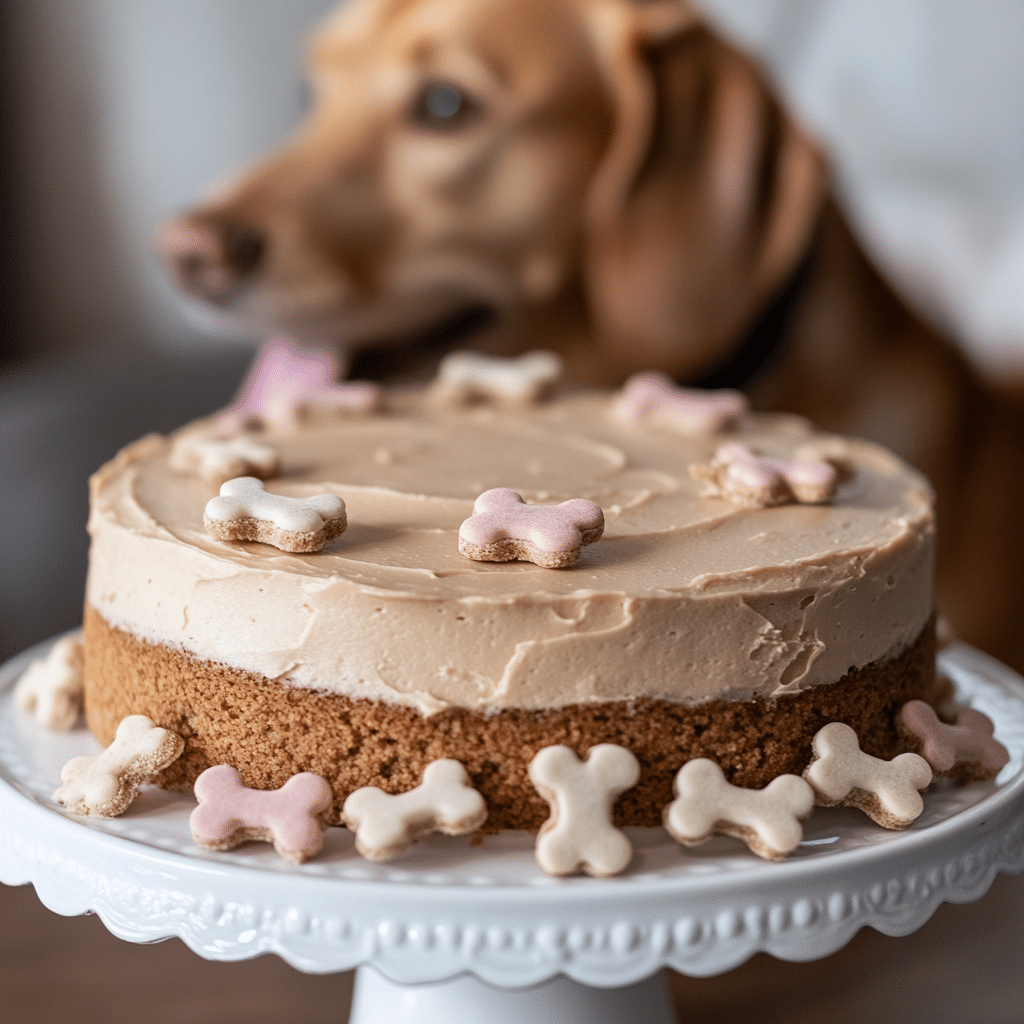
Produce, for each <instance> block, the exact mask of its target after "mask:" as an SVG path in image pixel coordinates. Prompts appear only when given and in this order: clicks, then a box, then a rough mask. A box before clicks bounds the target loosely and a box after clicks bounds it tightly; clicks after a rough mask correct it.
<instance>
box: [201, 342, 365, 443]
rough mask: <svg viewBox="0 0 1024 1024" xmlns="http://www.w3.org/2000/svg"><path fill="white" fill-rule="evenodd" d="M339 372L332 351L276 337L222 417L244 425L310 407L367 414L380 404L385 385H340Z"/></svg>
mask: <svg viewBox="0 0 1024 1024" xmlns="http://www.w3.org/2000/svg"><path fill="white" fill-rule="evenodd" d="M337 372H338V363H337V359H336V358H335V356H334V355H333V354H332V353H330V352H327V351H324V350H308V349H300V348H298V347H297V346H296V345H294V344H293V343H292V342H291V341H289V340H288V339H287V338H282V337H276V338H271V339H270V340H269V341H267V342H266V344H265V345H264V346H263V348H262V349H260V353H259V355H258V356H257V357H256V362H255V363H254V364H253V367H252V369H251V370H250V371H249V374H248V376H247V377H246V379H245V381H244V382H243V384H242V387H241V389H240V391H239V393H238V395H237V397H236V398H235V400H234V402H233V403H232V404H231V405H230V406H229V407H228V408H227V409H225V410H224V412H223V413H222V414H221V418H222V419H223V420H224V421H226V422H227V423H228V424H230V425H233V426H235V427H243V426H247V425H250V424H253V423H256V424H258V423H261V422H262V421H264V420H294V419H296V418H297V417H299V416H300V415H301V414H302V413H303V412H304V411H306V410H308V409H328V410H335V411H338V412H354V413H368V412H372V411H373V410H374V409H376V408H377V407H378V406H379V405H380V399H381V395H380V388H378V387H377V386H376V385H375V384H370V383H367V382H361V381H357V382H350V383H343V384H338V383H335V378H336V375H337Z"/></svg>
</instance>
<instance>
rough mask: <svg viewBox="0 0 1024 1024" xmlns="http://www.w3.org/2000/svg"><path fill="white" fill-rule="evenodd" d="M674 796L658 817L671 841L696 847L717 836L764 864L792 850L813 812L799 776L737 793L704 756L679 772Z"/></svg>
mask: <svg viewBox="0 0 1024 1024" xmlns="http://www.w3.org/2000/svg"><path fill="white" fill-rule="evenodd" d="M674 791H675V794H676V799H675V800H673V801H672V803H670V804H669V805H668V806H667V807H666V808H665V812H664V821H665V828H666V829H667V830H668V832H669V834H670V835H671V836H672V837H673V838H674V839H676V840H677V841H678V842H680V843H683V844H684V845H686V846H696V845H698V844H699V843H703V842H704V841H705V840H707V839H710V838H711V836H712V835H714V834H715V833H721V834H723V835H727V836H734V837H735V838H737V839H742V840H743V841H744V842H745V843H746V844H747V846H748V847H750V849H751V851H752V852H753V853H756V854H757V855H758V856H759V857H763V858H764V859H765V860H781V859H782V858H783V857H786V856H787V855H788V854H790V853H792V851H793V850H795V849H796V847H797V846H798V845H799V844H800V840H801V839H803V834H804V831H803V824H802V822H803V820H804V818H806V817H807V815H809V814H810V813H811V810H812V809H813V807H814V790H813V789H811V787H810V786H809V785H808V784H807V783H806V782H805V781H804V780H803V779H801V778H800V776H799V775H780V776H778V777H777V778H775V779H772V781H771V782H769V783H768V785H767V786H765V788H764V789H743V788H742V787H740V786H733V785H731V784H730V783H729V782H727V781H726V778H725V774H724V773H723V771H722V769H721V768H720V767H719V766H718V765H717V764H715V762H714V761H710V760H708V759H707V758H706V757H698V758H696V759H695V760H693V761H687V762H686V764H684V765H683V767H682V768H680V769H679V771H678V773H677V774H676V778H675V783H674Z"/></svg>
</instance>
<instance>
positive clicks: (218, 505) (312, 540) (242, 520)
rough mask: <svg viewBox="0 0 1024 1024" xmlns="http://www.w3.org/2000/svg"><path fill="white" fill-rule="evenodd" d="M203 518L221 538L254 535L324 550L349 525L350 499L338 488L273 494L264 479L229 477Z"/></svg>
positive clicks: (284, 546) (293, 547)
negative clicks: (303, 494) (331, 491)
mask: <svg viewBox="0 0 1024 1024" xmlns="http://www.w3.org/2000/svg"><path fill="white" fill-rule="evenodd" d="M203 524H204V525H205V526H206V529H207V530H209V532H210V533H212V534H213V535H214V536H215V537H217V538H218V539H219V540H255V541H259V542H261V543H263V544H271V545H273V546H274V547H275V548H280V549H281V550H282V551H296V552H299V551H303V552H309V551H319V550H320V549H321V548H322V547H323V546H324V545H325V544H326V543H327V542H328V541H329V540H334V538H335V537H340V536H341V535H342V534H343V533H344V532H345V528H346V527H347V526H348V517H347V516H346V514H345V502H344V501H343V500H342V499H341V498H339V497H338V496H337V495H336V494H314V495H312V496H310V497H308V498H289V497H286V496H285V495H282V494H270V493H269V492H268V491H267V489H266V488H265V487H264V486H263V481H262V480H257V479H256V477H252V476H240V477H237V478H236V479H234V480H228V481H227V482H226V483H225V484H223V486H222V487H221V489H220V496H219V497H216V498H211V499H210V500H209V501H208V502H207V503H206V511H205V513H204V515H203Z"/></svg>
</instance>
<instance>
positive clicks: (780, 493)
mask: <svg viewBox="0 0 1024 1024" xmlns="http://www.w3.org/2000/svg"><path fill="white" fill-rule="evenodd" d="M690 476H691V477H693V479H694V480H698V481H700V482H701V483H703V485H704V487H703V489H702V491H701V494H702V496H704V497H711V498H727V499H728V500H729V501H732V502H734V503H736V504H738V505H746V506H748V507H752V508H764V507H767V506H769V505H784V504H787V503H789V502H799V503H801V504H808V505H817V504H821V503H823V502H826V501H830V500H831V499H832V498H833V497H834V496H835V493H836V487H837V486H838V483H839V471H838V470H837V469H836V467H835V466H834V465H832V463H830V462H825V461H823V460H820V459H773V458H769V457H767V456H764V455H758V454H757V453H756V452H754V451H753V450H752V449H750V448H748V447H747V446H746V445H742V444H736V443H733V442H730V443H729V444H723V445H720V446H719V448H718V451H716V452H715V455H714V457H713V458H712V460H711V463H710V465H707V466H704V465H700V464H695V465H692V466H690Z"/></svg>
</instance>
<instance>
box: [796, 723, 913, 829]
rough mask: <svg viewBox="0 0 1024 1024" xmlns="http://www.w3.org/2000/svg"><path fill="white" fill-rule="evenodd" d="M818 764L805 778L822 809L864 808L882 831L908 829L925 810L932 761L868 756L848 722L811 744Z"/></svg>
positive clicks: (819, 733) (821, 734)
mask: <svg viewBox="0 0 1024 1024" xmlns="http://www.w3.org/2000/svg"><path fill="white" fill-rule="evenodd" d="M811 747H812V749H813V751H814V759H813V760H812V761H811V763H810V764H809V765H808V766H807V768H805V769H804V778H805V779H806V780H807V781H808V782H809V783H810V784H811V786H812V787H813V788H814V793H815V797H816V802H817V803H818V804H820V805H821V806H822V807H859V808H860V809H861V810H862V811H863V812H864V813H865V814H866V815H867V816H868V817H869V818H871V819H872V821H874V822H875V823H876V824H879V825H881V826H882V827H883V828H892V829H902V828H906V827H907V826H908V825H909V824H910V823H911V822H912V821H914V820H915V819H916V818H917V817H918V816H919V815H920V813H921V812H922V811H923V810H924V801H923V800H922V799H921V793H920V792H919V791H923V790H925V789H927V788H928V786H929V785H930V784H931V781H932V770H931V768H930V767H929V766H928V762H927V761H926V760H925V759H924V758H923V757H921V756H920V755H918V754H909V753H908V754H900V755H899V756H898V757H894V758H893V759H892V760H891V761H883V760H882V759H881V758H877V757H872V756H871V755H870V754H865V753H864V751H862V750H861V749H860V741H859V740H858V739H857V734H856V733H855V732H854V731H853V729H851V728H850V726H848V725H846V724H845V723H843V722H830V723H829V724H828V725H826V726H823V727H822V728H821V729H819V730H818V731H817V732H816V733H815V735H814V739H813V740H812V741H811Z"/></svg>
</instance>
